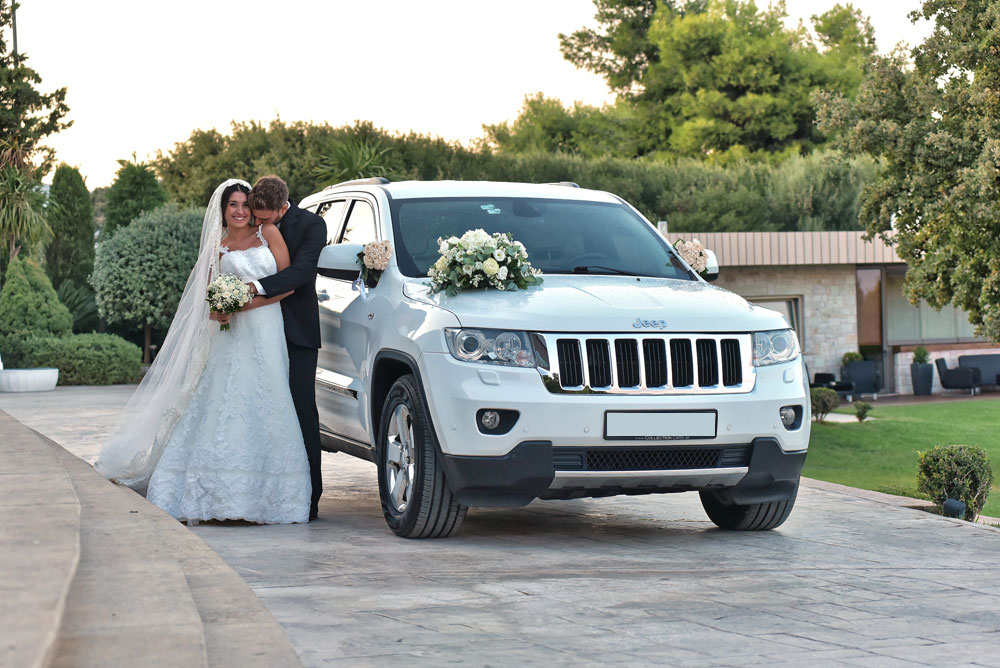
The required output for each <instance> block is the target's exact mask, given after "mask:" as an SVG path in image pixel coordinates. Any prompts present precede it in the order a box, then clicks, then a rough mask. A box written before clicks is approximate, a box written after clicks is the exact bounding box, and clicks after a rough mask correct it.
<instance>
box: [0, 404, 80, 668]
mask: <svg viewBox="0 0 1000 668" xmlns="http://www.w3.org/2000/svg"><path fill="white" fill-rule="evenodd" d="M79 529H80V504H79V501H78V499H77V497H76V494H75V493H74V491H73V484H72V483H71V482H70V479H69V476H68V475H67V474H66V470H65V469H64V468H63V467H62V465H61V464H60V463H59V461H58V459H57V458H56V456H55V453H54V452H53V451H52V449H51V448H50V446H49V445H48V444H47V443H46V442H45V441H43V440H42V439H41V438H40V437H38V435H37V434H35V433H34V432H32V431H31V430H30V429H28V428H26V427H24V426H22V425H21V424H19V423H18V422H16V421H15V420H14V419H12V418H11V417H10V416H8V415H6V414H4V413H3V412H0V560H2V563H3V567H2V568H0V628H2V629H3V634H2V638H3V641H2V643H0V665H2V666H18V667H19V668H21V667H30V668H33V667H35V666H42V665H45V663H46V661H47V660H48V658H49V655H50V653H51V651H52V647H53V645H54V643H55V640H56V629H58V628H59V620H60V619H61V618H62V614H63V609H64V606H65V601H66V594H67V592H68V591H69V587H70V583H71V581H72V579H73V575H74V574H75V573H76V568H77V563H78V561H79V558H80V543H79Z"/></svg>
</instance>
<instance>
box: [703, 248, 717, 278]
mask: <svg viewBox="0 0 1000 668" xmlns="http://www.w3.org/2000/svg"><path fill="white" fill-rule="evenodd" d="M705 253H706V254H707V255H708V261H707V262H706V263H705V272H704V273H703V274H702V275H701V277H702V278H704V279H705V280H706V281H709V282H712V281H714V280H715V279H717V278H718V277H719V258H717V257H715V251H710V250H707V249H706V250H705Z"/></svg>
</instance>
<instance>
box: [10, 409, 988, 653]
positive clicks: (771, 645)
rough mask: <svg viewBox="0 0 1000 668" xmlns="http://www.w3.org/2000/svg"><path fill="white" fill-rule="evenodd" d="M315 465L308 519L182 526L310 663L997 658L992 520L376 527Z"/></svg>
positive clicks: (839, 512)
mask: <svg viewBox="0 0 1000 668" xmlns="http://www.w3.org/2000/svg"><path fill="white" fill-rule="evenodd" d="M59 399H61V400H62V401H61V404H62V409H61V410H62V412H63V415H64V417H63V421H62V426H61V427H60V429H63V430H64V431H69V432H71V431H72V430H71V427H69V426H67V424H71V423H72V420H73V419H74V418H73V415H72V410H71V406H70V405H71V404H72V401H71V400H70V399H73V398H72V397H69V395H68V393H63V394H62V396H61V397H59ZM110 403H111V401H108V402H106V405H110ZM9 406H10V403H8V402H7V401H6V398H5V397H3V396H2V395H0V409H3V410H8V411H10V412H11V413H12V414H15V415H17V416H18V417H19V418H21V416H22V415H23V416H25V417H24V418H21V419H25V418H31V415H30V411H29V410H27V409H21V408H20V407H14V408H13V409H12V408H10V407H9ZM17 410H21V413H20V414H19V413H17V412H16V411H17ZM33 410H36V411H38V410H39V409H33ZM85 412H86V409H82V410H81V413H85ZM46 419H49V418H46ZM77 419H84V418H82V417H80V418H77ZM86 419H89V418H86ZM90 428H91V430H92V431H91V432H88V433H91V434H93V433H95V432H96V431H97V430H98V429H99V428H98V427H97V426H96V425H94V424H93V422H92V421H91V427H90ZM88 438H89V437H88ZM95 442H96V440H95ZM67 446H68V447H78V448H79V453H78V454H80V455H81V456H83V457H85V458H90V457H92V456H96V449H94V443H90V444H88V443H86V442H84V443H81V444H79V445H78V446H74V445H73V444H72V443H67ZM97 447H99V442H97ZM91 461H92V460H91ZM324 480H325V489H326V490H327V491H326V492H325V494H324V496H323V499H322V502H321V507H320V520H319V521H317V522H313V523H310V524H308V525H294V526H249V525H246V524H239V523H203V524H201V525H199V526H197V527H194V528H193V530H194V532H195V533H197V534H198V535H199V536H200V537H201V538H202V539H204V540H205V541H206V542H207V543H208V544H209V545H211V546H212V547H213V548H214V549H215V550H216V551H217V552H218V553H219V554H220V555H221V556H222V557H223V558H224V559H225V560H226V561H227V562H228V563H229V564H230V565H231V566H233V567H234V569H235V570H236V571H237V572H238V573H239V574H240V575H241V576H242V577H243V578H244V579H245V580H246V581H247V582H248V583H249V584H250V586H251V587H252V588H253V590H254V591H255V592H256V593H257V595H258V596H259V597H260V599H261V600H262V601H263V602H264V603H265V605H266V606H267V607H268V609H269V610H270V611H271V613H272V614H273V615H274V616H275V618H276V619H277V620H278V621H279V622H280V623H281V624H282V626H283V627H284V629H285V632H286V633H287V635H288V637H289V638H290V639H291V641H292V643H293V644H294V645H295V647H296V649H297V651H298V653H299V656H300V658H301V659H302V662H303V664H304V665H307V666H326V665H344V666H369V665H370V666H375V665H379V666H384V665H386V664H387V663H390V662H404V663H405V664H406V665H408V666H442V665H462V666H509V665H525V666H569V665H573V666H590V665H595V666H596V665H605V664H609V663H610V664H617V665H623V664H624V665H630V666H631V665H635V666H646V665H649V666H663V665H672V666H746V665H768V666H775V665H777V666H782V665H788V666H791V665H795V666H802V665H830V666H833V665H855V666H921V665H944V664H947V665H980V666H996V665H998V657H1000V618H998V615H997V612H996V611H1000V573H998V571H997V569H996V563H997V555H998V551H1000V532H998V531H997V530H995V529H991V528H989V527H983V526H979V525H973V524H969V523H966V522H961V521H958V520H950V519H946V518H942V517H938V516H934V515H931V514H929V513H926V512H923V511H921V510H916V509H912V508H906V507H902V506H900V505H897V504H896V503H894V502H892V501H891V500H890V499H885V498H882V497H879V496H872V494H873V493H861V492H859V491H857V490H855V491H853V492H852V491H850V490H849V488H842V487H840V486H829V485H827V484H817V483H815V482H814V481H804V484H803V487H802V489H801V490H800V494H799V499H798V502H797V504H796V508H795V510H794V511H793V512H792V515H791V517H790V519H789V520H788V522H787V523H786V524H785V525H784V526H782V527H781V528H779V529H778V530H776V531H772V532H761V533H746V534H738V533H727V532H723V531H720V530H718V529H716V528H715V527H714V526H713V525H712V524H711V523H710V522H709V521H708V520H707V518H706V517H705V515H704V512H703V511H702V509H701V507H700V503H699V502H698V498H697V495H693V494H677V495H661V496H646V497H614V498H608V499H581V500H574V501H551V502H535V503H533V504H531V505H530V506H528V507H526V508H519V509H473V510H472V511H470V513H469V517H468V519H467V520H466V522H465V525H464V526H463V528H462V530H461V532H460V533H459V534H458V535H457V536H455V537H453V538H450V539H445V540H433V541H419V540H404V539H400V538H397V537H395V536H394V535H393V534H392V533H391V532H390V531H389V530H388V529H387V528H386V526H385V524H384V521H383V519H382V516H381V510H380V508H379V502H378V494H377V489H376V476H375V468H374V466H372V465H371V464H368V463H365V462H361V461H358V460H355V459H352V458H349V457H347V456H344V455H324Z"/></svg>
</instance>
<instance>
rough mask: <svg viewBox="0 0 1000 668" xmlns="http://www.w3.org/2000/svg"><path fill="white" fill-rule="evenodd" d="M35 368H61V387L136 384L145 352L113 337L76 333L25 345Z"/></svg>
mask: <svg viewBox="0 0 1000 668" xmlns="http://www.w3.org/2000/svg"><path fill="white" fill-rule="evenodd" d="M25 347H26V348H27V349H28V350H27V356H28V358H29V359H30V362H31V364H32V366H38V367H55V368H58V369H59V384H60V385H113V384H119V383H136V382H138V381H139V372H140V369H141V366H142V350H140V349H139V346H137V345H135V344H134V343H129V342H128V341H126V340H125V339H123V338H121V337H119V336H115V335H113V334H74V335H72V336H66V337H63V338H47V339H31V340H29V341H27V342H26V345H25Z"/></svg>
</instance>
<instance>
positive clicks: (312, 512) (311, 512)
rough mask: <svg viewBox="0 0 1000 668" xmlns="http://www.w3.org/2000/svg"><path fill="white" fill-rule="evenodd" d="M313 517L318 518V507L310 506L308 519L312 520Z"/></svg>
mask: <svg viewBox="0 0 1000 668" xmlns="http://www.w3.org/2000/svg"><path fill="white" fill-rule="evenodd" d="M315 519H319V508H310V509H309V521H310V522H312V521H313V520H315Z"/></svg>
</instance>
